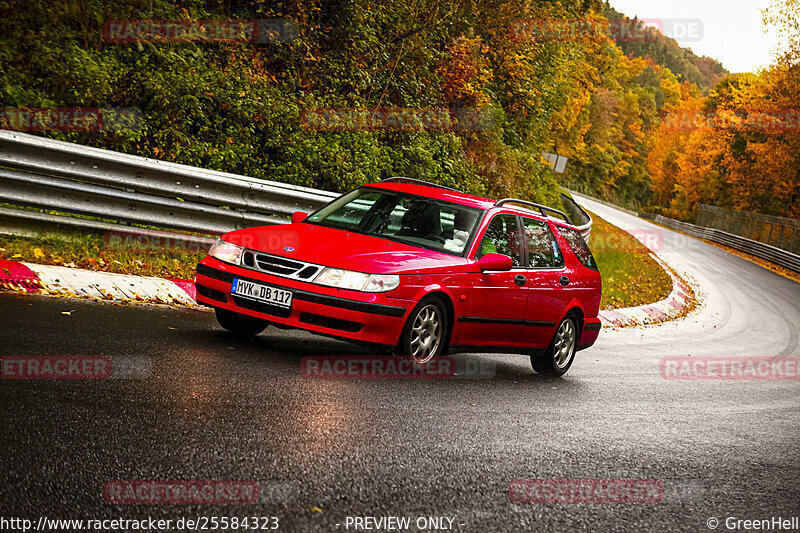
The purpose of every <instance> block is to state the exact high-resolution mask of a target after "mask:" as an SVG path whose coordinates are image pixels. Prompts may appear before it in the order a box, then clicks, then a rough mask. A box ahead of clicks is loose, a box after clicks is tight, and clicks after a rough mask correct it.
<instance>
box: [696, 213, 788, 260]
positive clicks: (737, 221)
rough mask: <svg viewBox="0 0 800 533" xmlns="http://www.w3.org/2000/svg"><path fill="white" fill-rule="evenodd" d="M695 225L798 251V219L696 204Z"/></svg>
mask: <svg viewBox="0 0 800 533" xmlns="http://www.w3.org/2000/svg"><path fill="white" fill-rule="evenodd" d="M695 224H697V225H698V226H702V227H705V228H714V229H718V230H720V231H724V232H726V233H731V234H733V235H738V236H740V237H745V238H747V239H750V240H753V241H759V242H763V243H764V244H769V245H771V246H774V247H776V248H781V249H783V250H786V251H787V252H791V253H793V254H800V220H795V219H792V218H786V217H778V216H773V215H765V214H762V213H750V212H746V211H733V210H731V209H725V208H722V207H718V206H715V205H706V204H697V220H695Z"/></svg>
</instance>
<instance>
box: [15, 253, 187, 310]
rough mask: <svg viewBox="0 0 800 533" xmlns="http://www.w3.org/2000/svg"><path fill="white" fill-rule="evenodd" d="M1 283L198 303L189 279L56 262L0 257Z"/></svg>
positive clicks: (111, 296) (100, 297) (107, 297)
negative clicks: (73, 265)
mask: <svg viewBox="0 0 800 533" xmlns="http://www.w3.org/2000/svg"><path fill="white" fill-rule="evenodd" d="M0 286H2V287H5V288H7V289H11V290H16V291H24V292H33V293H44V294H53V295H57V296H75V297H82V298H93V299H98V300H117V301H120V300H122V301H136V302H146V303H161V304H168V305H185V306H191V307H193V306H196V305H197V302H196V301H195V299H194V297H195V288H194V283H193V282H192V281H188V280H173V279H163V278H157V277H152V276H133V275H129V274H115V273H111V272H95V271H92V270H82V269H78V268H69V267H61V266H52V265H37V264H33V263H20V262H17V261H5V260H0Z"/></svg>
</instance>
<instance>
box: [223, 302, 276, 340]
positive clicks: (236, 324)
mask: <svg viewBox="0 0 800 533" xmlns="http://www.w3.org/2000/svg"><path fill="white" fill-rule="evenodd" d="M214 311H216V314H217V322H219V325H220V326H222V327H223V328H225V329H227V330H228V331H230V332H231V333H232V334H233V335H234V336H236V337H238V338H240V339H252V338H253V337H255V336H256V335H258V334H259V333H261V332H262V331H264V329H265V328H266V327H267V325H268V322H267V321H266V320H261V319H260V318H256V317H252V316H249V315H243V314H241V313H234V312H233V311H228V310H227V309H222V308H219V307H217V308H215V309H214Z"/></svg>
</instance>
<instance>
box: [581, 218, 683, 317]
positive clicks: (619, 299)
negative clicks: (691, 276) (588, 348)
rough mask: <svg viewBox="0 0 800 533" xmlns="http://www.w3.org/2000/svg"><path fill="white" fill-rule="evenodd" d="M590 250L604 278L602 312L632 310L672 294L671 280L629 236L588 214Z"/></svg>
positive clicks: (648, 252)
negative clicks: (590, 226) (631, 308)
mask: <svg viewBox="0 0 800 533" xmlns="http://www.w3.org/2000/svg"><path fill="white" fill-rule="evenodd" d="M590 214H591V215H592V219H593V220H594V222H593V223H592V235H591V237H590V239H589V248H590V249H591V250H592V254H593V255H594V257H595V260H597V266H598V267H599V268H600V274H601V275H602V276H603V302H602V304H601V309H619V308H621V307H634V306H637V305H644V304H649V303H654V302H657V301H659V300H663V299H664V298H666V297H667V296H669V293H670V291H672V278H670V276H669V274H667V273H666V272H665V271H664V269H663V268H661V265H659V264H658V263H657V262H656V260H655V259H653V258H652V257H651V255H650V253H651V252H650V250H649V249H648V248H647V247H645V246H644V245H643V244H642V243H641V242H639V240H638V239H636V238H635V237H633V236H632V235H631V234H629V233H627V232H625V231H623V230H621V229H619V228H618V227H616V226H614V225H612V224H610V223H608V222H606V221H605V220H603V219H602V218H600V217H599V216H597V215H596V214H595V213H590Z"/></svg>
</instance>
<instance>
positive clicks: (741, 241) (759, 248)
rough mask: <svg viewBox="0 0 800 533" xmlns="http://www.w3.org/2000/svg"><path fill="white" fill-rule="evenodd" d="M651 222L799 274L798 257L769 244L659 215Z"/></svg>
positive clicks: (799, 261) (799, 259) (799, 263)
mask: <svg viewBox="0 0 800 533" xmlns="http://www.w3.org/2000/svg"><path fill="white" fill-rule="evenodd" d="M652 220H653V221H654V222H656V223H657V224H661V225H662V226H667V227H670V228H673V229H676V230H678V231H682V232H683V233H686V234H688V235H691V236H692V237H698V238H700V239H706V240H709V241H712V242H716V243H719V244H724V245H725V246H729V247H731V248H733V249H735V250H739V251H741V252H745V253H748V254H750V255H753V256H755V257H759V258H761V259H765V260H767V261H769V262H770V263H774V264H776V265H778V266H781V267H783V268H786V269H788V270H791V271H793V272H798V273H800V256H799V255H795V254H793V253H790V252H787V251H786V250H781V249H780V248H776V247H774V246H770V245H769V244H764V243H763V242H758V241H754V240H752V239H747V238H745V237H740V236H738V235H733V234H731V233H727V232H725V231H721V230H718V229H715V228H704V227H701V226H695V225H694V224H689V223H688V222H681V221H679V220H674V219H671V218H666V217H664V216H661V215H656V216H655V217H654V218H653V219H652Z"/></svg>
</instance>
